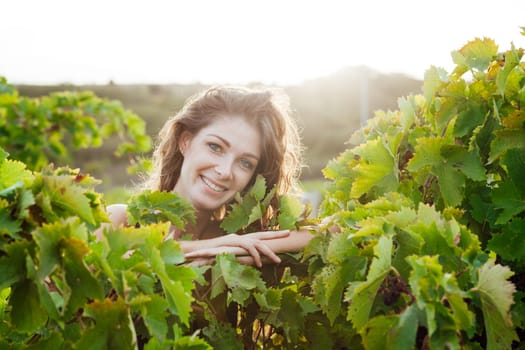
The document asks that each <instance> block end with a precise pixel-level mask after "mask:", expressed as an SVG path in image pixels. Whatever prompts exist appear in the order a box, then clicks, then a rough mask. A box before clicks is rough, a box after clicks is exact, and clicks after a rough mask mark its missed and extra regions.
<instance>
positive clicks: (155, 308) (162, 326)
mask: <svg viewBox="0 0 525 350" xmlns="http://www.w3.org/2000/svg"><path fill="white" fill-rule="evenodd" d="M148 298H149V301H147V302H146V303H145V304H144V306H143V308H142V316H143V317H144V322H145V324H146V327H147V328H148V331H149V332H150V334H151V336H152V337H154V338H156V339H157V340H159V341H160V342H161V343H162V342H163V341H164V340H165V339H166V335H167V333H168V323H167V310H168V303H167V301H166V299H164V298H162V297H161V296H160V295H157V294H153V295H149V296H148Z"/></svg>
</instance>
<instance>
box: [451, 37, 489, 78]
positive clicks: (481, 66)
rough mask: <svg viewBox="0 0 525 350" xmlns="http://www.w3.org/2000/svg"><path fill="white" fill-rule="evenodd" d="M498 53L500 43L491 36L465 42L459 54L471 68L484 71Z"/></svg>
mask: <svg viewBox="0 0 525 350" xmlns="http://www.w3.org/2000/svg"><path fill="white" fill-rule="evenodd" d="M497 53H498V45H497V44H496V43H495V42H494V40H493V39H491V38H483V39H479V38H476V39H474V40H472V41H469V42H468V43H467V44H465V45H464V46H463V47H462V48H461V49H460V50H459V54H460V55H462V56H463V58H464V64H465V65H466V66H467V67H468V68H470V69H477V70H479V71H484V70H485V69H487V68H488V66H489V63H490V62H491V61H492V59H493V58H494V57H495V56H496V54H497Z"/></svg>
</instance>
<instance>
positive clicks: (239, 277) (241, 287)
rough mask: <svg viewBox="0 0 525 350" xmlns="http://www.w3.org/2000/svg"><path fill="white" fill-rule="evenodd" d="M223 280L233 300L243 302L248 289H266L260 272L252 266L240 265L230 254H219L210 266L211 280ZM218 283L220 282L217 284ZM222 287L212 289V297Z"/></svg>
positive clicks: (246, 296) (247, 294)
mask: <svg viewBox="0 0 525 350" xmlns="http://www.w3.org/2000/svg"><path fill="white" fill-rule="evenodd" d="M220 279H222V280H223V281H224V286H226V287H227V288H228V289H229V290H230V291H231V292H232V298H233V300H234V301H235V302H237V303H239V304H241V305H242V304H243V303H244V302H245V301H246V299H248V297H249V296H250V294H249V291H251V290H254V291H255V290H257V291H264V290H265V289H266V287H265V284H264V281H263V280H262V279H261V272H260V271H259V270H257V269H255V268H254V267H251V266H247V265H242V264H241V263H239V262H238V261H237V259H235V256H233V255H232V254H221V255H218V256H217V257H216V262H215V266H214V267H213V268H212V280H213V281H219V280H220ZM219 285H220V284H219ZM221 289H222V288H216V287H214V289H213V290H212V298H214V297H215V296H217V295H218V294H219V293H220V292H222V290H223V289H222V290H221Z"/></svg>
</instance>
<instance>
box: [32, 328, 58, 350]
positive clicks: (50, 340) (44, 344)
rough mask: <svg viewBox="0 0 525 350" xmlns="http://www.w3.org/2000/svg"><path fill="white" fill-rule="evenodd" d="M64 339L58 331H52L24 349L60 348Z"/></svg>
mask: <svg viewBox="0 0 525 350" xmlns="http://www.w3.org/2000/svg"><path fill="white" fill-rule="evenodd" d="M63 344H64V339H63V338H62V335H61V334H60V333H58V332H52V333H51V335H49V336H47V337H42V338H40V339H39V340H38V341H37V342H36V343H34V344H31V345H29V346H28V347H26V348H24V350H56V349H62V346H63Z"/></svg>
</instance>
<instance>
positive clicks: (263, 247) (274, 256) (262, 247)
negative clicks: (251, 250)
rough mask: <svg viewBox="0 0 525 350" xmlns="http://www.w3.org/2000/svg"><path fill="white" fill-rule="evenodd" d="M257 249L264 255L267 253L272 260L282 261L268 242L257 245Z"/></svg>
mask: <svg viewBox="0 0 525 350" xmlns="http://www.w3.org/2000/svg"><path fill="white" fill-rule="evenodd" d="M257 249H258V250H259V251H260V252H261V253H262V254H263V255H265V256H266V257H267V258H268V259H270V260H272V261H273V262H275V263H277V264H278V263H280V262H281V258H279V256H278V255H277V254H275V252H274V251H273V250H271V249H270V247H268V246H267V245H266V244H264V243H259V244H258V245H257Z"/></svg>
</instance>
